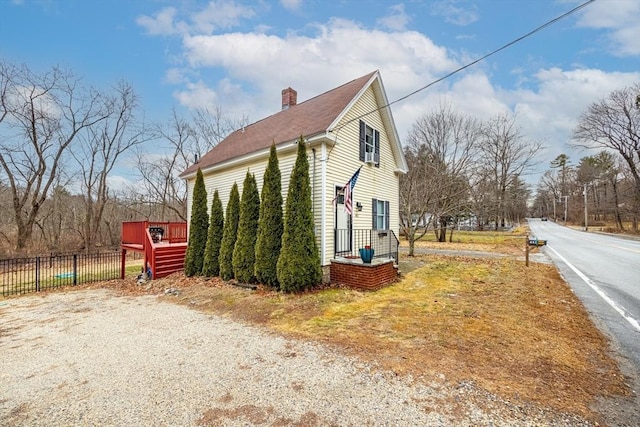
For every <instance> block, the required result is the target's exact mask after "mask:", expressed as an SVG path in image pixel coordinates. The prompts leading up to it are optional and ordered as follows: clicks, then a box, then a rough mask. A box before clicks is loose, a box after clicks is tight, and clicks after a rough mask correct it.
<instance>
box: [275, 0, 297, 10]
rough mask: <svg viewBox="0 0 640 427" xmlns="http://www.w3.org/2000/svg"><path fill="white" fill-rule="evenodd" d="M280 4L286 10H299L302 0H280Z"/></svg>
mask: <svg viewBox="0 0 640 427" xmlns="http://www.w3.org/2000/svg"><path fill="white" fill-rule="evenodd" d="M280 4H281V5H282V7H284V8H285V9H288V10H299V9H300V5H301V4H302V0H280Z"/></svg>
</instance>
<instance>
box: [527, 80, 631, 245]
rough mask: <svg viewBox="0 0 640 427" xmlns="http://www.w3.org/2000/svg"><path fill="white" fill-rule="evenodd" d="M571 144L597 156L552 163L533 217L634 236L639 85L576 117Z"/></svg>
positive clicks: (613, 94)
mask: <svg viewBox="0 0 640 427" xmlns="http://www.w3.org/2000/svg"><path fill="white" fill-rule="evenodd" d="M571 145H572V146H574V147H577V148H582V149H586V150H590V151H594V150H595V151H597V153H596V154H592V155H587V156H584V157H582V158H580V159H579V161H578V163H577V164H573V163H572V161H571V159H570V158H569V156H568V155H566V154H561V155H559V156H558V157H557V158H556V159H554V160H553V161H552V162H551V163H550V165H549V169H548V170H547V171H546V172H545V173H544V175H543V176H542V179H541V180H540V183H539V185H538V191H537V195H536V199H535V201H534V203H533V206H532V213H533V214H535V215H539V216H545V217H549V218H553V219H554V220H559V221H564V222H566V221H569V222H572V223H577V224H580V225H582V226H586V227H589V226H590V225H591V226H609V227H610V228H611V231H629V230H633V231H635V232H637V231H638V220H639V219H640V218H639V217H640V83H636V84H634V85H632V86H630V87H626V88H622V89H619V90H615V91H613V92H611V93H610V94H609V95H608V96H607V97H606V98H604V99H601V100H599V101H596V102H594V103H592V104H591V105H590V106H589V108H588V109H587V110H586V111H585V112H583V113H582V114H581V116H580V118H579V122H578V125H577V126H576V128H575V129H574V131H573V134H572V140H571Z"/></svg>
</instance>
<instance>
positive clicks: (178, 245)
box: [120, 221, 187, 279]
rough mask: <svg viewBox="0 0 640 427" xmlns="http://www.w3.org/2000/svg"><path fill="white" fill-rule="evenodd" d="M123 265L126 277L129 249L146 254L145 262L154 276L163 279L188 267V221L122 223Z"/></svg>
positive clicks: (122, 274)
mask: <svg viewBox="0 0 640 427" xmlns="http://www.w3.org/2000/svg"><path fill="white" fill-rule="evenodd" d="M120 247H121V249H122V265H121V268H120V277H121V278H122V279H124V274H125V261H126V254H127V251H128V250H130V251H135V252H141V253H143V254H144V265H145V266H146V269H150V270H151V278H152V279H159V278H161V277H166V276H168V275H170V274H172V273H175V272H178V271H182V270H183V269H184V257H185V254H186V253H187V223H186V222H150V221H136V222H123V223H122V240H121V243H120Z"/></svg>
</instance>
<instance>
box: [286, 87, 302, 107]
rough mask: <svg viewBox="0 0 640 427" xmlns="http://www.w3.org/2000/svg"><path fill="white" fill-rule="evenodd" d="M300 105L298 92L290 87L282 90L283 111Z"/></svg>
mask: <svg viewBox="0 0 640 427" xmlns="http://www.w3.org/2000/svg"><path fill="white" fill-rule="evenodd" d="M297 103H298V92H296V91H295V90H293V89H291V88H290V87H288V88H286V89H282V109H283V110H287V109H289V107H293V106H294V105H296V104H297Z"/></svg>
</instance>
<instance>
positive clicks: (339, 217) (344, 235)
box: [335, 188, 351, 254]
mask: <svg viewBox="0 0 640 427" xmlns="http://www.w3.org/2000/svg"><path fill="white" fill-rule="evenodd" d="M335 218H336V230H335V232H336V234H335V252H336V254H349V253H351V215H349V214H348V213H347V211H346V210H345V208H344V191H342V188H336V212H335Z"/></svg>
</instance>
